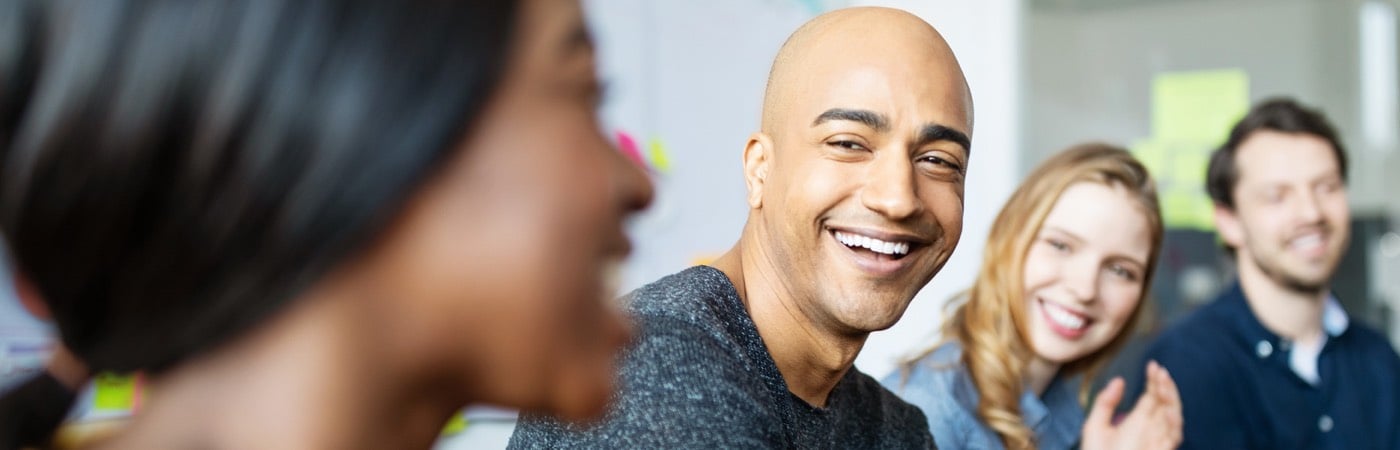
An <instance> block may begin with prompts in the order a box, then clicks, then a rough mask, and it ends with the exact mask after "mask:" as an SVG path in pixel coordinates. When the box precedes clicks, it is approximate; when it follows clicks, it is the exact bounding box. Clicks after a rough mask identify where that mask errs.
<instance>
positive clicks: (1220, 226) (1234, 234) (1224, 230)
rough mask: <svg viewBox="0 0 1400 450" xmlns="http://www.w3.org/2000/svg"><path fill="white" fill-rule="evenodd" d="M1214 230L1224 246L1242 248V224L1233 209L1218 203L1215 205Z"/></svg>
mask: <svg viewBox="0 0 1400 450" xmlns="http://www.w3.org/2000/svg"><path fill="white" fill-rule="evenodd" d="M1215 229H1216V230H1217V232H1218V233H1220V240H1222V241H1225V245H1229V246H1230V247H1233V248H1236V249H1238V248H1241V247H1243V246H1244V224H1242V223H1240V216H1239V215H1237V214H1235V210H1234V208H1231V207H1229V206H1224V205H1221V204H1218V203H1217V204H1216V205H1215Z"/></svg>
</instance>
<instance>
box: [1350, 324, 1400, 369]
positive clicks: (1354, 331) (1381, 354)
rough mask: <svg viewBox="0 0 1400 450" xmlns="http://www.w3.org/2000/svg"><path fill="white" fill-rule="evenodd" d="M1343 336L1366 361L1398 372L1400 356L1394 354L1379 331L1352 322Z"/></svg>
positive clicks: (1386, 338) (1388, 341) (1387, 340)
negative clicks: (1386, 366)
mask: <svg viewBox="0 0 1400 450" xmlns="http://www.w3.org/2000/svg"><path fill="white" fill-rule="evenodd" d="M1343 336H1346V338H1347V339H1348V340H1349V341H1351V342H1352V346H1353V347H1354V348H1355V349H1356V351H1357V352H1359V353H1361V354H1364V355H1366V359H1369V360H1373V361H1376V362H1377V363H1381V364H1385V365H1389V366H1390V367H1391V368H1392V369H1393V370H1400V354H1397V353H1396V351H1395V347H1393V346H1391V344H1390V339H1389V338H1388V337H1386V335H1384V334H1382V333H1381V332H1380V331H1377V330H1376V329H1374V328H1371V327H1368V326H1366V325H1365V324H1360V323H1356V322H1352V323H1351V324H1349V325H1348V326H1347V330H1346V332H1345V333H1344V334H1343Z"/></svg>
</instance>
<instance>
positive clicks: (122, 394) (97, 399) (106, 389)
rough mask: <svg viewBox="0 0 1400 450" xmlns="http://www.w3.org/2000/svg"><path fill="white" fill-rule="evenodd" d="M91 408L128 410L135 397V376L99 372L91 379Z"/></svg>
mask: <svg viewBox="0 0 1400 450" xmlns="http://www.w3.org/2000/svg"><path fill="white" fill-rule="evenodd" d="M92 385H93V395H92V408H93V409H97V410H106V411H129V410H131V407H132V405H133V404H134V402H135V399H136V377H135V376H134V375H118V374H114V373H101V374H98V375H97V376H96V377H93V379H92Z"/></svg>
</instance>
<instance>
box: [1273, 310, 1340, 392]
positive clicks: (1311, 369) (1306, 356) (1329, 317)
mask: <svg viewBox="0 0 1400 450" xmlns="http://www.w3.org/2000/svg"><path fill="white" fill-rule="evenodd" d="M1349 324H1351V319H1349V318H1348V317H1347V312H1346V310H1343V309H1342V304H1341V303H1340V302H1338V301H1337V297H1334V296H1332V295H1328V296H1327V300H1326V301H1325V303H1323V306H1322V330H1323V331H1324V332H1325V334H1323V336H1322V339H1318V340H1317V341H1316V343H1315V344H1313V345H1306V344H1303V343H1299V342H1293V343H1292V345H1291V346H1292V348H1291V349H1290V351H1289V353H1288V366H1289V367H1290V368H1292V369H1293V373H1296V374H1298V377H1299V378H1302V379H1303V380H1304V381H1307V382H1308V383H1309V384H1313V385H1316V384H1317V383H1318V381H1319V380H1320V379H1321V378H1319V376H1318V373H1317V358H1318V356H1319V355H1321V354H1322V347H1323V346H1325V345H1327V339H1328V338H1330V337H1333V336H1337V335H1340V334H1342V332H1345V331H1346V330H1347V326H1348V325H1349Z"/></svg>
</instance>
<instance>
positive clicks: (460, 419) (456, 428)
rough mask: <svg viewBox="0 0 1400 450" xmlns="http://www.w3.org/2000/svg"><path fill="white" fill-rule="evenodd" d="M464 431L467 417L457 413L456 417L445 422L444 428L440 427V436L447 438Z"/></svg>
mask: <svg viewBox="0 0 1400 450" xmlns="http://www.w3.org/2000/svg"><path fill="white" fill-rule="evenodd" d="M465 429H467V417H466V416H465V415H463V413H461V412H458V413H457V415H454V416H452V419H450V420H448V421H447V425H446V426H443V427H442V435H443V436H449V435H453V434H457V433H461V432H462V430H465Z"/></svg>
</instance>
